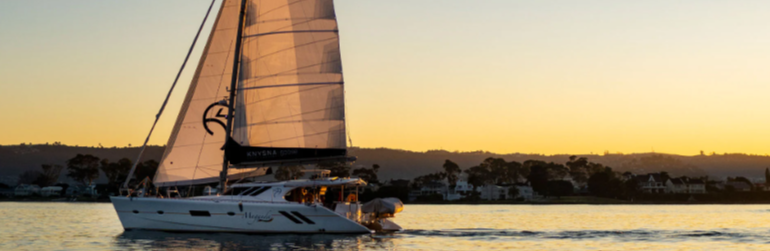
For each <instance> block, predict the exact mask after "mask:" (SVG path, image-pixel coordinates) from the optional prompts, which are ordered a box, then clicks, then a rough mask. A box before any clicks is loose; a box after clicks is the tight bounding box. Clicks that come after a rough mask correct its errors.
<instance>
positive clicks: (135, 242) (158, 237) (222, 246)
mask: <svg viewBox="0 0 770 251" xmlns="http://www.w3.org/2000/svg"><path fill="white" fill-rule="evenodd" d="M115 245H116V246H117V247H119V248H124V249H188V250H371V249H384V250H391V249H395V245H394V244H393V242H392V241H391V236H388V235H366V234H364V235H331V234H313V235H300V234H286V235H253V234H237V233H214V234H209V233H170V232H159V231H142V230H133V231H126V232H123V233H121V234H120V235H118V236H117V237H116V240H115Z"/></svg>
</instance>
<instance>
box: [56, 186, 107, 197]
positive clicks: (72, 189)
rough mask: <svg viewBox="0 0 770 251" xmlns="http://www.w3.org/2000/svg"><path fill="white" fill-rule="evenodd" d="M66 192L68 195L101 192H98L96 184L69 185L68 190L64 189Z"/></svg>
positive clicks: (96, 194) (85, 194)
mask: <svg viewBox="0 0 770 251" xmlns="http://www.w3.org/2000/svg"><path fill="white" fill-rule="evenodd" d="M64 194H66V195H67V196H81V195H84V196H98V195H99V194H98V193H97V192H96V186H95V185H91V186H69V187H67V190H66V191H64Z"/></svg>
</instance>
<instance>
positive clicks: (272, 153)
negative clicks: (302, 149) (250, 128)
mask: <svg viewBox="0 0 770 251" xmlns="http://www.w3.org/2000/svg"><path fill="white" fill-rule="evenodd" d="M297 154H299V151H298V150H296V149H286V150H259V151H248V152H246V157H247V158H263V157H277V156H291V155H297Z"/></svg>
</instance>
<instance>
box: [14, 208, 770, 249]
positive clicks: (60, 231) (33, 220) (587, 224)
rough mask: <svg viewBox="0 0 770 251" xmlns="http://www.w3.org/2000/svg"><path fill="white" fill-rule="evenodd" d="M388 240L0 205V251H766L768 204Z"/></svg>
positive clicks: (476, 224) (511, 211)
mask: <svg viewBox="0 0 770 251" xmlns="http://www.w3.org/2000/svg"><path fill="white" fill-rule="evenodd" d="M396 221H397V222H398V223H399V224H401V226H403V227H404V228H405V229H407V230H406V231H404V232H402V233H397V234H389V235H245V234H180V233H164V232H153V231H131V232H123V228H121V226H120V222H119V221H118V218H117V216H116V215H115V211H114V210H113V208H112V205H111V204H109V203H12V202H4V203H0V250H14V249H20V250H67V249H78V250H89V249H90V250H105V249H107V250H109V249H112V250H125V249H135V250H136V249H163V250H166V249H177V250H244V249H246V250H250V249H253V250H494V249H512V248H517V249H540V250H542V249H560V250H563V249H572V250H619V249H623V250H649V249H667V250H692V249H757V250H760V249H761V250H767V249H770V224H768V223H770V205H697V206H657V205H655V206H646V205H644V206H642V205H639V206H636V205H635V206H605V205H597V206H590V205H548V206H529V205H494V206H490V205H484V206H461V205H456V206H455V205H424V206H423V205H407V206H406V209H405V210H404V212H402V213H401V214H399V215H398V219H397V220H396Z"/></svg>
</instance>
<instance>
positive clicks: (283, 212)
mask: <svg viewBox="0 0 770 251" xmlns="http://www.w3.org/2000/svg"><path fill="white" fill-rule="evenodd" d="M278 212H279V213H281V214H282V215H283V217H286V218H289V220H291V221H293V222H294V223H297V224H302V222H301V221H299V220H298V219H297V218H294V216H291V214H289V213H287V212H285V211H278Z"/></svg>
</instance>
